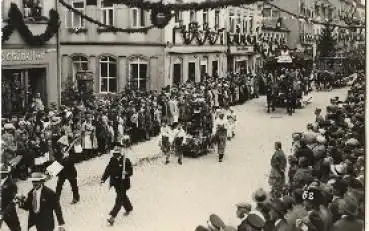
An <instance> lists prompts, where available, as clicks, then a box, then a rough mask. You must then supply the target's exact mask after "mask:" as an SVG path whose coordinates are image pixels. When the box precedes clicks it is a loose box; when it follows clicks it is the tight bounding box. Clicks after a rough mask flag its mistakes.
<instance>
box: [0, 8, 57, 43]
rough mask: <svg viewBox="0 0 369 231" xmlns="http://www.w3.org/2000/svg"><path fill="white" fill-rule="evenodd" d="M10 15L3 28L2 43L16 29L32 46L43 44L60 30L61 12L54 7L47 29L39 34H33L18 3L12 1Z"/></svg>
mask: <svg viewBox="0 0 369 231" xmlns="http://www.w3.org/2000/svg"><path fill="white" fill-rule="evenodd" d="M8 16H9V20H8V24H7V25H6V26H4V27H3V28H2V32H3V33H2V37H1V42H2V43H4V42H5V41H7V40H9V38H10V35H11V34H12V33H13V31H14V30H15V29H17V30H18V32H19V34H20V35H21V37H22V38H23V39H24V41H25V42H26V43H27V44H29V45H32V46H39V45H43V44H45V43H46V42H47V41H49V40H50V39H51V38H52V37H53V36H54V35H55V34H56V33H57V32H58V29H59V25H60V22H59V14H58V13H57V12H56V10H54V9H51V10H50V12H49V17H50V18H49V21H48V23H47V27H46V30H45V31H44V32H43V33H42V34H39V35H33V34H32V32H31V31H30V29H29V28H28V26H27V25H26V24H25V22H24V18H23V15H22V13H21V11H20V10H19V8H18V6H17V4H15V3H11V5H10V9H9V12H8Z"/></svg>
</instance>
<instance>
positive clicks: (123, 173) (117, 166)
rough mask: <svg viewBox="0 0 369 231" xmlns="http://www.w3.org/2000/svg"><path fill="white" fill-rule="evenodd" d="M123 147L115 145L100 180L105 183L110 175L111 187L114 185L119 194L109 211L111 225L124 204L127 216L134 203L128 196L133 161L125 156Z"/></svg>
mask: <svg viewBox="0 0 369 231" xmlns="http://www.w3.org/2000/svg"><path fill="white" fill-rule="evenodd" d="M121 148H122V147H119V146H115V147H114V150H113V151H112V153H113V157H112V158H111V159H110V161H109V164H108V165H107V166H106V168H105V171H104V174H103V175H102V177H101V182H100V183H101V184H103V183H104V182H105V181H106V180H107V179H108V178H109V177H110V187H111V186H113V187H114V189H115V192H116V194H117V195H116V199H115V204H114V207H113V209H112V210H111V211H110V213H109V215H110V217H109V218H108V219H107V221H108V223H109V224H110V225H113V224H114V220H115V217H116V216H117V214H118V212H119V211H120V209H121V208H122V206H123V207H124V209H125V210H126V212H125V215H126V216H127V215H129V214H130V212H131V211H132V210H133V207H132V204H131V202H130V200H129V198H128V196H127V190H129V189H130V188H131V181H130V177H131V176H132V174H133V168H132V164H131V161H130V160H129V158H128V157H126V156H125V153H124V152H123V151H122V150H121Z"/></svg>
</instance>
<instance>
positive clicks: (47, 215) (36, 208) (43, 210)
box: [19, 172, 65, 231]
mask: <svg viewBox="0 0 369 231" xmlns="http://www.w3.org/2000/svg"><path fill="white" fill-rule="evenodd" d="M28 180H30V181H31V182H32V185H33V188H32V189H31V191H29V193H28V196H27V198H26V199H23V198H24V197H22V198H21V199H20V201H19V207H21V208H23V209H24V210H27V211H29V216H28V228H31V227H33V226H35V227H36V230H37V231H50V230H54V226H55V224H54V213H55V215H56V218H57V220H58V224H59V226H58V228H59V229H58V230H60V231H64V230H65V229H64V227H63V226H64V219H63V213H62V209H61V206H60V203H59V200H58V198H57V196H56V193H55V192H54V191H53V190H51V189H50V188H48V187H46V186H45V185H44V182H45V180H46V176H45V175H44V174H43V173H40V172H34V173H32V175H31V177H30V178H29V179H28Z"/></svg>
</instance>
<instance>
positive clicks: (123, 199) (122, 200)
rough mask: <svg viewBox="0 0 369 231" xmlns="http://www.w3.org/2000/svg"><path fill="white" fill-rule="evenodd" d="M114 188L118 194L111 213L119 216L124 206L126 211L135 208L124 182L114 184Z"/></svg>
mask: <svg viewBox="0 0 369 231" xmlns="http://www.w3.org/2000/svg"><path fill="white" fill-rule="evenodd" d="M114 188H115V192H116V193H117V196H116V198H115V204H114V207H113V209H112V210H111V211H110V213H109V214H110V216H112V217H116V216H117V214H118V213H119V211H120V209H121V208H122V206H123V207H124V209H125V210H126V212H130V211H131V210H132V209H133V208H132V204H131V202H130V201H129V198H128V196H127V190H126V189H125V188H124V186H123V184H118V185H114Z"/></svg>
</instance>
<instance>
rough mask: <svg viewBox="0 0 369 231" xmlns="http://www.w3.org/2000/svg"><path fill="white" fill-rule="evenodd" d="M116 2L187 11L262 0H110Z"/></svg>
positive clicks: (144, 7) (146, 7) (138, 6)
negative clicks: (158, 0)
mask: <svg viewBox="0 0 369 231" xmlns="http://www.w3.org/2000/svg"><path fill="white" fill-rule="evenodd" d="M110 1H111V2H112V3H114V4H124V5H126V6H128V7H137V8H141V9H145V10H150V9H167V10H169V11H172V10H174V11H187V10H202V9H217V8H225V7H227V6H240V5H249V4H253V3H256V2H260V0H222V1H207V0H204V1H202V2H200V3H199V2H189V3H183V2H182V0H178V1H177V2H178V3H165V2H163V1H160V2H150V1H149V0H147V1H144V0H110Z"/></svg>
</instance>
